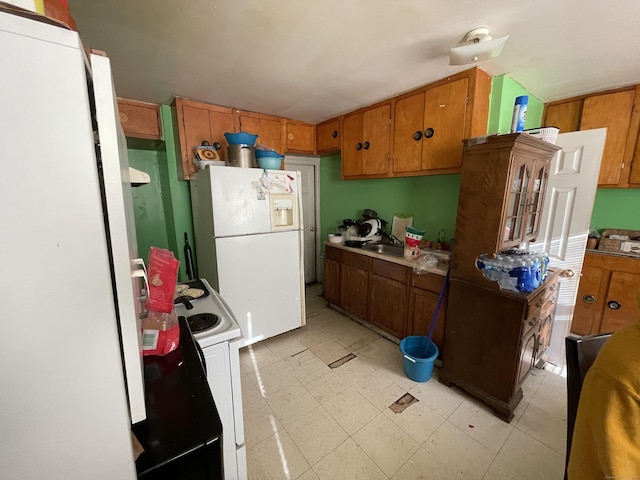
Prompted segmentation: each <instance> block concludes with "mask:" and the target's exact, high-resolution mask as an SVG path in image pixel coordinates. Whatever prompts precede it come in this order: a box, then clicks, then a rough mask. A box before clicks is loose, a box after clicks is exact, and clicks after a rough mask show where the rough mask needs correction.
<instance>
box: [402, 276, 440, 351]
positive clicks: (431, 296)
mask: <svg viewBox="0 0 640 480" xmlns="http://www.w3.org/2000/svg"><path fill="white" fill-rule="evenodd" d="M443 282H444V277H442V276H440V275H435V274H432V273H426V274H419V275H417V274H415V273H412V274H411V291H410V293H409V325H408V327H409V330H408V331H407V335H427V334H428V333H429V328H430V326H431V322H432V321H433V315H434V313H435V311H436V306H437V305H438V297H439V296H440V290H441V289H442V283H443ZM446 311H447V296H446V295H445V297H444V299H443V304H442V305H441V307H440V313H439V314H438V319H437V320H436V325H435V327H434V330H433V336H432V337H431V338H432V340H433V342H434V343H435V344H436V345H437V346H438V350H439V355H438V357H439V358H442V353H443V351H444V328H445V319H446Z"/></svg>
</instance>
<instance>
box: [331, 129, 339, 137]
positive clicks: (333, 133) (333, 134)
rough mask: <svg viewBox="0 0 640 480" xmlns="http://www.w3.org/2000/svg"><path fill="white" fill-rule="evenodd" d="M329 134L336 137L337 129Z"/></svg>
mask: <svg viewBox="0 0 640 480" xmlns="http://www.w3.org/2000/svg"><path fill="white" fill-rule="evenodd" d="M331 136H332V137H333V138H338V131H337V130H334V131H333V132H331Z"/></svg>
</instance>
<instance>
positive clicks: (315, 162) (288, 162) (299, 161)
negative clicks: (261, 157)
mask: <svg viewBox="0 0 640 480" xmlns="http://www.w3.org/2000/svg"><path fill="white" fill-rule="evenodd" d="M295 165H306V166H311V167H314V175H313V177H314V186H313V188H314V190H315V191H314V194H315V195H314V196H315V205H314V213H315V217H316V235H315V237H316V282H322V280H323V277H324V264H323V262H321V261H320V260H321V259H320V252H321V247H322V239H321V238H320V157H298V156H295V155H285V157H284V166H285V169H287V170H295V168H291V166H294V167H295Z"/></svg>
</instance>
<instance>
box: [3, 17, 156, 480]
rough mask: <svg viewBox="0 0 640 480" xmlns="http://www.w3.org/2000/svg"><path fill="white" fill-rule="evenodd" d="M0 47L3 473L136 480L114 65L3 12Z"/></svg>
mask: <svg viewBox="0 0 640 480" xmlns="http://www.w3.org/2000/svg"><path fill="white" fill-rule="evenodd" d="M0 45H2V48H0V64H2V69H3V73H2V75H0V104H1V105H2V108H0V218H1V220H2V228H1V229H0V246H1V248H0V263H1V265H2V275H0V306H1V313H0V316H1V318H2V320H1V322H0V326H1V330H0V364H1V365H2V373H1V374H0V383H1V385H2V387H1V388H0V405H1V406H2V408H0V431H2V440H1V441H0V442H1V444H0V465H2V475H1V476H2V477H3V478H65V479H87V478H91V479H105V480H107V479H109V480H112V479H115V478H117V479H134V478H136V470H135V463H134V458H133V451H132V444H131V436H130V430H131V424H132V422H133V423H136V422H138V421H140V420H142V419H144V418H145V404H144V391H143V390H144V382H143V373H142V362H141V355H140V344H139V324H138V314H139V312H140V302H139V298H138V297H139V295H140V288H139V287H140V285H139V279H138V278H136V275H138V273H137V271H136V269H137V267H138V265H139V263H140V262H138V261H137V260H135V258H136V257H137V252H136V250H137V247H136V238H135V230H134V228H133V215H132V214H133V207H132V203H131V185H130V184H129V169H128V168H129V167H128V162H127V156H126V144H125V139H124V135H123V134H122V129H121V127H120V123H119V116H118V111H117V105H116V102H115V97H114V92H113V85H112V80H111V72H110V64H109V60H108V58H106V57H100V56H94V55H91V56H89V57H87V55H86V54H85V52H84V49H83V46H82V44H81V42H80V39H79V37H78V35H77V33H76V32H72V31H69V30H65V29H63V28H60V27H56V26H53V25H49V24H46V23H41V22H39V21H35V20H31V19H27V18H22V17H20V16H16V15H12V14H8V13H4V12H0Z"/></svg>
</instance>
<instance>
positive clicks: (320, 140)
mask: <svg viewBox="0 0 640 480" xmlns="http://www.w3.org/2000/svg"><path fill="white" fill-rule="evenodd" d="M340 140H341V135H340V120H339V119H337V118H334V119H331V120H327V121H326V122H322V123H320V124H318V125H317V126H316V152H317V153H330V152H335V151H338V150H340Z"/></svg>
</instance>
